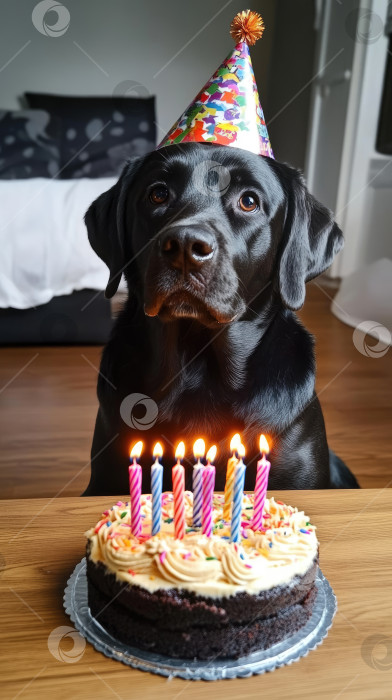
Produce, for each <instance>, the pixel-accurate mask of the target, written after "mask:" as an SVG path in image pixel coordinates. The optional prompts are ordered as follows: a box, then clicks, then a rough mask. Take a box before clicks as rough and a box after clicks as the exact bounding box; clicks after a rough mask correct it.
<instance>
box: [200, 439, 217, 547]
mask: <svg viewBox="0 0 392 700" xmlns="http://www.w3.org/2000/svg"><path fill="white" fill-rule="evenodd" d="M215 456H216V447H215V445H213V446H212V447H210V449H209V450H208V452H207V465H206V467H205V469H204V472H203V529H202V533H203V535H207V537H211V535H212V498H213V495H214V487H215V467H214V465H213V464H211V462H213V461H214V459H215Z"/></svg>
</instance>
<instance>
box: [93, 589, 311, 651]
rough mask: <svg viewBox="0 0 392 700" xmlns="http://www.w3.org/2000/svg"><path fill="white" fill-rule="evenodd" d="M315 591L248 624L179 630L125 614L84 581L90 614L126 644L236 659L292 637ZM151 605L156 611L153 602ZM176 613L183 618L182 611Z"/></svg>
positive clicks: (115, 602)
mask: <svg viewBox="0 0 392 700" xmlns="http://www.w3.org/2000/svg"><path fill="white" fill-rule="evenodd" d="M316 592H317V591H316V587H315V586H314V585H313V586H312V587H311V588H310V590H309V591H308V592H307V593H306V595H305V596H304V598H303V599H302V600H301V601H300V602H297V603H295V604H294V605H291V606H290V607H288V608H286V609H284V610H281V611H280V612H277V613H276V614H275V615H270V616H268V617H264V618H258V619H253V620H252V619H249V621H248V622H247V623H233V622H229V621H226V624H220V625H219V624H218V625H203V624H200V623H199V624H198V625H194V626H189V625H188V626H187V627H186V629H182V630H177V629H169V628H167V627H165V626H164V621H163V620H161V624H160V625H157V624H156V623H155V622H154V621H153V620H151V619H146V618H145V617H142V615H138V614H136V613H135V612H132V613H131V612H129V610H127V609H126V608H124V606H123V605H122V604H121V603H120V602H119V599H118V598H117V599H114V598H113V596H110V597H108V596H107V595H105V594H104V593H102V592H101V591H100V590H98V588H96V587H95V585H94V584H93V583H92V581H91V580H90V579H89V581H88V599H89V605H90V610H91V613H92V615H93V616H94V617H95V618H96V619H97V621H98V622H99V623H100V624H101V625H102V626H103V627H104V628H105V629H106V630H107V631H108V632H109V633H110V634H112V635H113V637H115V638H116V639H118V640H120V641H122V642H123V643H125V644H128V645H130V646H133V647H137V648H139V649H144V650H147V651H151V652H155V653H159V654H165V655H166V656H172V657H180V658H188V659H191V658H197V659H203V660H209V659H214V658H239V657H241V656H245V655H247V654H250V653H251V652H253V651H257V650H262V649H267V648H268V647H270V646H272V645H273V644H276V643H277V642H280V641H282V640H283V639H285V638H286V637H288V636H291V635H292V634H294V633H295V632H297V631H298V630H299V629H300V628H301V627H303V626H304V625H305V624H306V622H307V620H308V619H309V617H310V615H311V613H312V608H313V603H314V600H315V597H316ZM166 593H167V592H166ZM235 597H237V596H235ZM152 603H153V601H152ZM151 609H152V610H154V604H152V606H151ZM178 616H179V617H180V616H181V611H180V610H178Z"/></svg>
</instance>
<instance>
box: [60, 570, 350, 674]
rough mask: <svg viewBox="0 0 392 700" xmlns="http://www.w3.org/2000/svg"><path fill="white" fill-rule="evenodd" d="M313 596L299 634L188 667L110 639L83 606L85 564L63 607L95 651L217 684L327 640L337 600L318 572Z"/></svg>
mask: <svg viewBox="0 0 392 700" xmlns="http://www.w3.org/2000/svg"><path fill="white" fill-rule="evenodd" d="M316 586H317V596H316V601H315V604H314V607H313V612H312V615H311V617H310V618H309V620H308V622H307V623H306V625H305V626H304V627H302V629H301V630H299V632H296V633H295V634H293V635H292V636H290V637H288V638H287V639H285V640H284V641H283V642H279V643H278V644H274V645H273V646H271V647H270V648H269V649H266V650H264V651H257V652H253V653H252V654H249V656H243V657H241V658H240V659H213V660H212V661H197V660H195V661H192V660H191V659H173V658H170V657H169V656H163V655H162V654H154V653H153V652H149V651H143V650H141V649H135V648H134V647H130V646H128V645H126V644H123V643H122V642H119V641H118V640H117V639H115V638H114V637H112V636H111V635H110V634H109V633H108V632H106V630H105V629H104V628H103V627H102V626H101V625H100V624H99V622H97V621H96V620H95V619H94V618H93V616H92V615H91V613H90V608H89V607H88V601H87V577H86V559H85V558H83V559H82V561H81V562H79V564H77V566H76V567H75V569H74V571H73V573H72V575H71V576H70V578H69V580H68V583H67V586H66V588H65V592H64V607H65V611H66V613H67V614H68V615H69V616H70V618H71V620H72V622H73V623H74V625H75V628H76V629H77V630H78V632H79V633H80V634H81V636H82V637H85V638H86V639H87V641H89V642H90V643H91V644H92V645H93V646H94V647H95V649H97V651H100V652H102V653H103V654H105V656H108V657H109V658H111V659H115V660H116V661H121V662H122V663H124V664H127V665H128V666H132V667H133V668H138V669H139V670H140V671H150V672H151V673H157V674H160V675H161V676H167V677H169V678H170V677H177V678H184V679H186V680H204V681H215V680H221V679H223V678H247V677H249V676H252V675H253V674H261V673H265V672H266V671H273V670H274V669H275V668H279V667H280V666H285V665H287V664H291V663H293V662H294V661H298V659H300V658H301V657H302V656H306V655H307V654H308V653H309V651H311V650H312V649H315V648H316V647H317V646H318V645H319V644H321V643H322V641H323V639H324V638H325V637H326V636H327V634H328V630H329V628H330V627H331V625H332V620H333V617H334V615H335V612H336V609H337V601H336V596H335V594H334V592H333V590H332V588H331V586H330V585H329V583H328V581H327V579H326V578H325V576H324V575H323V574H322V572H321V571H320V569H319V570H318V572H317V577H316Z"/></svg>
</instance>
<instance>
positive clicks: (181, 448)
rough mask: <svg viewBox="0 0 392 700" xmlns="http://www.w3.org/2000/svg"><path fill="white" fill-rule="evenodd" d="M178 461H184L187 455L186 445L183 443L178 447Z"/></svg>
mask: <svg viewBox="0 0 392 700" xmlns="http://www.w3.org/2000/svg"><path fill="white" fill-rule="evenodd" d="M175 454H176V459H184V455H185V444H184V443H183V442H179V443H178V445H177V447H176V452H175Z"/></svg>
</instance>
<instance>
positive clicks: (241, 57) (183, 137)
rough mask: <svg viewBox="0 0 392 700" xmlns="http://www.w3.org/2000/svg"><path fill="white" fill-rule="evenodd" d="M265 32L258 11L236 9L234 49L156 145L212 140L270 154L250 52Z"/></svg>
mask: <svg viewBox="0 0 392 700" xmlns="http://www.w3.org/2000/svg"><path fill="white" fill-rule="evenodd" d="M263 31H264V22H263V20H262V18H261V17H260V15H259V14H257V12H252V11H251V10H244V11H243V12H239V13H238V14H237V15H236V16H235V17H234V19H233V21H232V23H231V25H230V34H231V36H232V38H233V39H234V41H235V42H237V43H236V46H235V48H234V49H233V50H232V51H231V52H230V53H229V55H228V56H227V58H226V59H225V60H224V61H223V63H222V64H221V65H220V66H219V68H218V70H217V71H215V73H214V75H213V76H212V77H211V78H210V79H209V81H208V82H207V83H206V85H205V86H204V87H203V89H202V90H201V91H200V92H199V94H198V95H196V97H195V99H194V100H193V101H192V102H191V104H190V105H189V107H187V109H186V110H185V112H184V113H183V114H182V115H181V117H180V118H179V119H178V120H177V121H176V123H175V124H173V126H172V128H171V129H170V131H169V132H168V133H167V134H166V136H165V137H164V139H162V141H161V143H160V144H159V146H158V148H162V147H163V146H170V145H171V144H175V143H187V142H189V141H195V142H198V143H212V144H218V145H223V146H233V147H234V148H242V149H244V150H246V151H251V152H252V153H256V154H258V155H261V156H269V157H270V158H273V157H274V154H273V152H272V148H271V144H270V140H269V136H268V131H267V127H266V125H265V119H264V114H263V110H262V109H261V105H260V99H259V93H258V91H257V85H256V81H255V76H254V72H253V67H252V60H251V57H250V53H249V46H252V45H253V44H254V43H255V42H256V41H257V39H260V37H261V36H262V34H263Z"/></svg>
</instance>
